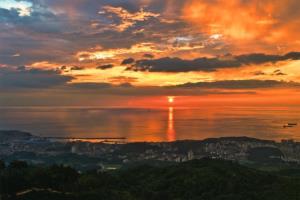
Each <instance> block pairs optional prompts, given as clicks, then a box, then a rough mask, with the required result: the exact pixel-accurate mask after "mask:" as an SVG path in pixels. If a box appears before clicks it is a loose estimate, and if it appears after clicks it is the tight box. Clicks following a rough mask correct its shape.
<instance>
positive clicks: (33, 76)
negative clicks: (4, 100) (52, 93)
mask: <svg viewBox="0 0 300 200" xmlns="http://www.w3.org/2000/svg"><path fill="white" fill-rule="evenodd" d="M72 79H73V77H71V76H65V75H61V74H60V72H59V71H54V70H42V69H26V68H25V67H24V68H17V69H12V68H0V88H2V89H13V88H49V87H54V86H60V85H65V84H66V83H67V82H69V81H71V80H72Z"/></svg>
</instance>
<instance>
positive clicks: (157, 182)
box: [0, 159, 300, 200]
mask: <svg viewBox="0 0 300 200" xmlns="http://www.w3.org/2000/svg"><path fill="white" fill-rule="evenodd" d="M0 180H1V193H2V196H3V197H5V198H4V199H22V200H25V199H30V200H34V199H51V200H55V199H86V200H88V199H105V200H109V199H114V200H115V199H126V200H127V199H128V200H129V199H130V200H131V199H132V200H133V199H136V200H161V199H164V200H168V199H170V200H173V199H178V200H179V199H182V200H187V199H200V200H201V199H203V200H210V199H211V200H216V199H217V200H218V199H220V200H221V199H222V200H227V199H228V200H235V199H236V200H238V199H243V200H244V199H245V200H246V199H249V200H250V199H251V200H255V199H257V200H262V199H264V200H268V199H270V200H277V199H278V200H279V199H280V200H282V199H289V200H294V199H295V200H296V199H299V198H300V192H299V190H298V189H299V187H300V179H297V178H294V177H291V176H286V175H285V176H283V175H280V176H279V175H276V174H271V173H267V172H262V171H257V170H254V169H250V168H246V167H243V166H241V165H238V164H236V163H233V162H229V161H221V160H210V159H202V160H194V161H189V162H185V163H181V164H170V165H165V166H163V167H157V166H156V167H154V166H150V165H141V166H134V167H129V168H126V169H120V170H117V171H112V172H100V171H98V172H96V171H91V172H85V173H80V174H79V173H78V172H77V171H75V170H73V169H72V168H68V167H62V166H52V167H38V166H27V165H26V164H25V163H22V162H15V163H12V164H10V166H8V167H6V168H5V169H4V168H3V167H2V170H1V179H0ZM16 194H18V195H17V196H15V195H16Z"/></svg>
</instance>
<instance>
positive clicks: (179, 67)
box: [0, 0, 300, 106]
mask: <svg viewBox="0 0 300 200" xmlns="http://www.w3.org/2000/svg"><path fill="white" fill-rule="evenodd" d="M299 10H300V2H299V0H0V106H48V105H51V106H54V105H55V106H163V105H169V104H170V103H171V104H174V105H175V106H176V105H178V106H189V105H191V106H201V105H214V104H222V105H279V106H286V105H300V69H299V66H300V28H299V27H300V12H299ZM168 97H169V98H170V97H174V102H169V101H168V100H169V98H168Z"/></svg>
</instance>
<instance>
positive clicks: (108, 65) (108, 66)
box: [97, 64, 114, 70]
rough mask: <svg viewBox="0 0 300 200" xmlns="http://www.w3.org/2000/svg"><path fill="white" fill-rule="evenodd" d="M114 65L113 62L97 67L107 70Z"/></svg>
mask: <svg viewBox="0 0 300 200" xmlns="http://www.w3.org/2000/svg"><path fill="white" fill-rule="evenodd" d="M113 67H114V65H113V64H107V65H100V66H98V67H97V69H102V70H106V69H111V68H113Z"/></svg>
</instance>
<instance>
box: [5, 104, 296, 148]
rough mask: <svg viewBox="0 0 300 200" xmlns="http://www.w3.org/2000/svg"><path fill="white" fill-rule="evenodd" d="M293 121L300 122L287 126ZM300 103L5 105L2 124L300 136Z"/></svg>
mask: <svg viewBox="0 0 300 200" xmlns="http://www.w3.org/2000/svg"><path fill="white" fill-rule="evenodd" d="M288 123H297V124H298V125H296V126H292V127H284V126H285V125H286V124H288ZM299 123H300V108H299V107H205V108H201V107H199V108H177V107H166V108H97V107H73V108H71V107H1V108H0V130H21V131H28V132H30V133H32V134H34V135H37V136H45V137H76V138H100V137H109V138H111V137H122V138H126V141H128V142H133V141H175V140H189V139H192V140H198V139H205V138H212V137H227V136H248V137H255V138H260V139H270V140H276V141H279V140H281V139H295V140H299V141H300V124H299Z"/></svg>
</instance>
